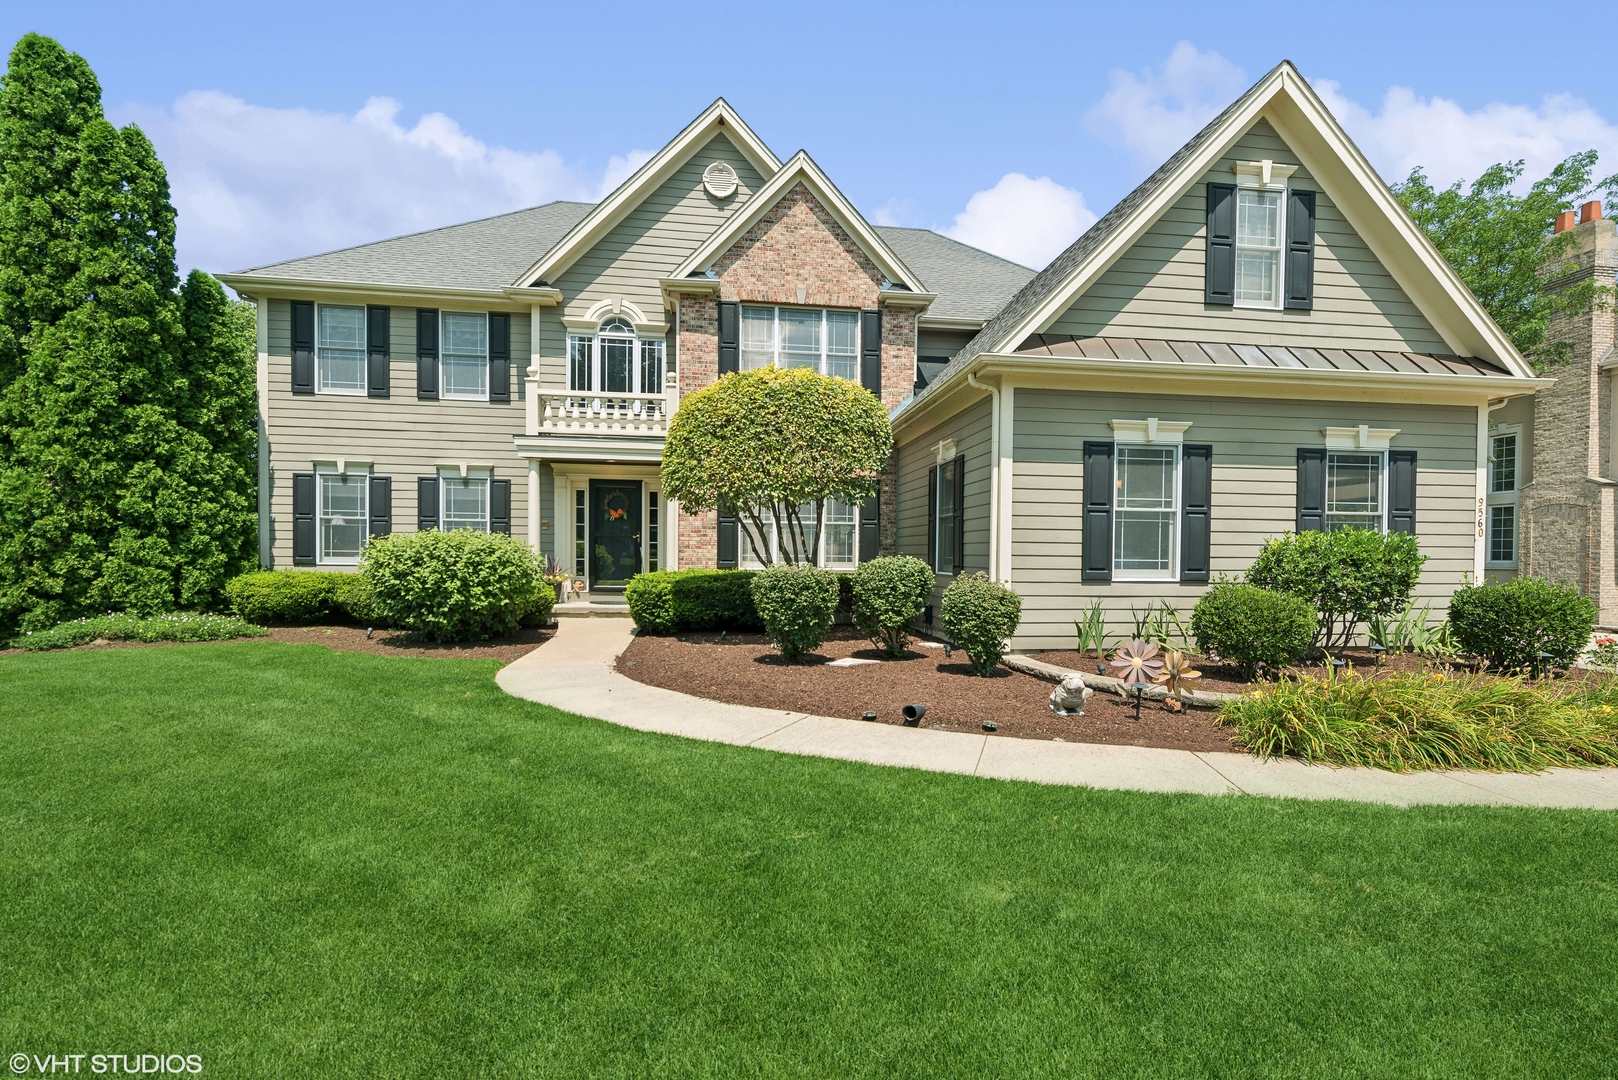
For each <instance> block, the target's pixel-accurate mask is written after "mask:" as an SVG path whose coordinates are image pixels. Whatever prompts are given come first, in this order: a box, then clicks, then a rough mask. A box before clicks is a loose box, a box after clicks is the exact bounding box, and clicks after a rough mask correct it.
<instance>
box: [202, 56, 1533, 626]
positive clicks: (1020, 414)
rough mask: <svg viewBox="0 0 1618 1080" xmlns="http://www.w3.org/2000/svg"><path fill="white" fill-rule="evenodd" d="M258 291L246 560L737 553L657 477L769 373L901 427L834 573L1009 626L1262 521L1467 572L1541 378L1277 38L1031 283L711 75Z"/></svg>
mask: <svg viewBox="0 0 1618 1080" xmlns="http://www.w3.org/2000/svg"><path fill="white" fill-rule="evenodd" d="M222 278H223V280H224V281H225V282H226V283H227V284H229V285H231V286H232V287H233V288H235V289H236V290H237V291H238V292H240V293H241V294H243V295H244V296H248V297H250V298H252V299H254V300H255V301H257V302H258V309H259V395H260V412H261V417H262V423H263V429H262V430H263V438H264V453H263V454H262V455H261V468H262V470H263V474H262V476H261V496H260V499H261V519H262V532H261V536H262V540H261V556H262V559H263V562H264V563H265V565H268V566H286V565H318V566H345V565H349V566H351V565H353V564H354V563H355V562H356V561H357V559H358V556H359V552H360V548H361V546H362V545H363V544H364V542H365V540H366V539H367V538H368V537H369V536H373V535H377V534H378V533H381V532H387V531H391V530H409V529H425V528H478V529H490V530H501V531H509V532H511V533H513V534H515V535H519V536H522V537H525V538H526V539H527V540H528V541H529V542H530V543H532V544H533V545H535V547H536V548H537V549H538V550H540V551H543V552H544V553H546V554H548V555H551V556H553V557H555V558H556V559H558V560H560V562H561V563H562V564H563V566H564V568H565V569H566V571H567V572H570V573H572V574H573V575H575V577H576V578H577V579H578V580H580V581H582V582H585V583H586V584H587V588H588V591H589V592H590V593H591V594H601V593H604V592H610V591H612V590H621V589H622V588H623V586H624V584H625V583H626V582H627V581H628V579H629V578H630V577H631V576H632V575H633V574H635V573H637V572H640V571H642V570H650V569H657V568H670V567H690V566H736V565H747V563H748V561H749V556H750V552H749V551H747V550H744V546H743V545H739V544H738V542H737V541H738V537H737V530H736V526H735V522H734V521H729V520H726V519H724V518H723V517H721V516H719V515H717V514H713V513H708V514H685V513H683V512H682V511H681V509H680V508H679V507H678V506H677V505H672V504H670V503H669V502H668V501H666V500H664V499H663V498H662V494H661V491H660V488H659V483H658V464H659V461H660V454H661V447H662V441H663V435H664V432H665V430H666V426H667V424H668V422H669V419H670V417H671V416H672V414H673V413H674V412H675V410H677V409H678V407H679V402H680V399H681V396H682V395H684V394H689V393H691V392H692V391H693V390H696V389H699V388H701V387H703V386H706V385H708V384H709V383H711V382H712V381H714V380H715V379H716V378H718V377H719V376H720V375H722V374H724V373H726V372H729V371H737V370H746V369H749V368H753V367H757V366H761V365H766V364H785V365H805V366H811V367H814V368H815V369H817V370H819V371H822V372H824V373H826V374H829V375H837V376H841V377H845V378H850V379H853V380H856V381H858V382H860V383H862V384H863V385H865V386H866V387H867V388H868V389H870V390H871V392H872V393H875V394H877V395H878V396H879V397H880V399H881V400H882V402H883V403H884V405H886V406H887V407H888V408H889V411H890V415H891V416H892V417H893V421H894V429H895V438H896V451H895V457H894V463H893V467H892V468H891V469H890V471H889V473H888V474H887V475H886V476H885V477H884V478H883V481H882V485H881V489H880V493H879V495H878V496H877V497H875V498H873V499H871V500H869V501H868V502H867V503H866V504H865V505H863V506H832V507H831V508H830V509H829V510H828V512H827V513H826V515H825V520H824V521H821V522H819V523H817V527H818V528H821V529H823V530H824V538H823V541H822V544H821V551H822V552H823V556H822V557H823V559H824V561H825V563H826V565H828V566H832V567H838V568H848V567H852V566H854V565H856V564H857V563H858V562H859V561H860V560H861V559H864V558H869V557H871V556H872V555H873V554H875V553H877V552H892V551H900V552H906V553H910V554H915V555H918V556H921V557H925V558H927V559H928V560H929V561H930V562H931V563H932V565H933V566H934V568H935V569H936V570H937V571H938V573H939V575H940V582H939V587H940V588H941V589H942V588H943V587H945V586H947V584H948V583H949V581H950V580H952V579H953V576H954V575H955V574H958V573H962V572H972V571H976V570H983V571H986V572H988V573H990V574H991V575H992V576H994V577H995V578H997V579H999V580H1001V581H1004V582H1006V583H1008V584H1009V585H1011V586H1012V587H1013V588H1015V589H1017V590H1018V591H1019V592H1020V593H1021V594H1022V595H1023V597H1024V605H1025V606H1024V610H1025V617H1024V626H1023V630H1022V631H1021V632H1020V634H1019V636H1018V640H1017V642H1016V644H1017V645H1019V646H1021V647H1025V648H1040V647H1056V646H1061V645H1066V644H1070V639H1071V624H1072V619H1073V615H1074V612H1075V610H1076V609H1077V608H1079V607H1080V606H1082V605H1085V604H1087V603H1088V602H1089V600H1090V599H1091V598H1092V597H1095V598H1100V599H1102V601H1103V603H1104V604H1105V605H1106V606H1107V607H1108V608H1109V609H1110V610H1112V611H1114V612H1115V613H1117V614H1118V615H1119V616H1124V615H1125V614H1126V613H1127V612H1128V610H1129V609H1130V607H1131V606H1132V605H1134V606H1140V605H1142V604H1144V603H1146V602H1150V601H1154V600H1168V601H1169V602H1172V603H1175V604H1178V605H1180V606H1181V607H1182V608H1188V607H1189V606H1190V604H1192V603H1194V601H1195V597H1196V596H1197V595H1198V594H1199V593H1200V590H1201V589H1202V588H1203V587H1204V586H1205V585H1206V584H1207V583H1208V582H1210V581H1212V580H1214V579H1215V578H1216V577H1217V576H1219V575H1221V574H1227V573H1229V574H1233V573H1239V572H1240V571H1241V570H1243V569H1244V568H1245V567H1246V566H1247V564H1248V563H1249V562H1251V560H1252V558H1253V556H1254V554H1255V553H1256V552H1257V549H1258V546H1259V544H1260V543H1261V541H1262V540H1263V539H1264V538H1265V537H1267V536H1274V535H1278V534H1280V533H1282V532H1285V531H1288V530H1292V529H1309V528H1331V527H1336V526H1339V525H1346V524H1352V525H1360V526H1364V527H1370V528H1376V529H1384V530H1388V529H1392V530H1406V531H1411V532H1414V533H1415V534H1416V535H1417V536H1418V537H1419V538H1420V540H1421V542H1422V545H1423V548H1424V550H1425V551H1426V552H1427V554H1428V555H1429V562H1428V564H1427V568H1426V571H1425V572H1424V575H1423V592H1424V593H1425V594H1426V595H1428V596H1430V597H1432V598H1433V599H1434V600H1435V601H1436V602H1437V606H1438V607H1440V608H1441V607H1442V603H1443V600H1444V598H1445V597H1447V596H1448V594H1449V592H1450V591H1452V590H1453V589H1454V588H1455V587H1456V586H1457V585H1459V584H1460V583H1461V582H1462V580H1463V579H1465V578H1466V577H1468V576H1471V577H1473V578H1481V577H1482V573H1483V567H1484V554H1485V552H1484V538H1483V532H1484V517H1485V509H1484V508H1485V501H1486V493H1485V491H1484V488H1485V486H1486V484H1485V472H1486V461H1487V455H1488V422H1489V412H1490V410H1491V408H1498V407H1499V406H1500V405H1501V404H1502V403H1504V402H1506V401H1508V400H1509V399H1511V398H1514V397H1519V396H1522V395H1526V394H1531V393H1533V392H1534V390H1535V389H1536V388H1537V387H1538V386H1539V385H1541V383H1540V382H1538V381H1536V380H1535V379H1534V378H1533V377H1532V376H1531V373H1530V371H1529V369H1528V368H1527V366H1526V365H1525V364H1524V363H1523V360H1522V358H1521V357H1520V356H1519V355H1517V353H1516V352H1515V350H1514V349H1513V348H1512V346H1511V343H1510V341H1509V340H1508V339H1507V338H1506V337H1505V335H1504V334H1502V333H1501V331H1500V330H1499V328H1498V327H1497V326H1495V325H1494V323H1493V322H1492V321H1491V320H1490V319H1489V318H1488V316H1487V315H1486V314H1485V313H1484V312H1483V310H1482V309H1481V307H1480V306H1479V305H1478V304H1477V302H1476V300H1475V299H1474V298H1473V297H1472V295H1471V294H1470V293H1469V292H1468V291H1467V290H1466V288H1465V287H1464V286H1463V285H1462V284H1461V282H1460V281H1459V280H1458V279H1457V278H1456V276H1455V274H1454V273H1453V272H1452V271H1451V270H1450V268H1449V267H1448V265H1447V264H1445V262H1444V260H1443V258H1442V257H1441V256H1440V255H1439V254H1438V252H1437V251H1436V250H1435V249H1434V248H1433V247H1432V245H1431V244H1430V243H1429V242H1428V241H1427V239H1426V237H1425V236H1424V235H1423V234H1422V233H1421V231H1420V230H1419V228H1417V227H1416V226H1415V225H1414V223H1413V222H1411V221H1410V219H1409V218H1408V216H1407V215H1405V213H1404V212H1403V210H1402V209H1401V208H1400V207H1399V206H1398V204H1397V202H1396V201H1395V200H1394V198H1393V196H1392V194H1391V193H1390V192H1389V191H1388V189H1387V187H1386V185H1385V184H1383V182H1382V181H1381V180H1380V179H1379V178H1378V177H1377V176H1376V174H1375V172H1374V171H1373V170H1372V169H1371V167H1370V166H1369V164H1368V163H1367V162H1366V161H1365V159H1364V157H1363V156H1362V155H1361V154H1360V153H1359V151H1358V150H1357V149H1356V148H1355V147H1354V146H1353V144H1352V142H1351V141H1350V140H1349V139H1348V137H1347V136H1346V134H1345V133H1344V132H1343V131H1342V129H1341V127H1340V126H1339V125H1338V124H1337V123H1336V121H1335V120H1333V119H1332V117H1331V116H1330V114H1329V113H1328V112H1327V110H1326V108H1325V107H1324V105H1323V104H1322V103H1321V101H1320V99H1319V98H1318V97H1317V96H1316V95H1315V94H1314V93H1313V91H1312V90H1310V88H1309V87H1308V85H1307V83H1305V81H1304V80H1303V78H1302V77H1301V76H1300V75H1299V74H1298V73H1297V71H1296V70H1295V69H1294V68H1293V67H1292V66H1291V65H1290V64H1285V63H1283V64H1282V65H1280V66H1278V67H1277V68H1276V69H1275V70H1273V71H1271V72H1270V73H1269V74H1268V75H1266V76H1265V77H1264V78H1263V79H1262V80H1260V82H1259V83H1257V84H1256V85H1255V86H1254V87H1252V88H1251V89H1250V90H1249V91H1248V92H1247V93H1245V94H1244V95H1242V97H1241V98H1239V99H1238V100H1237V101H1236V102H1234V103H1233V104H1232V105H1231V106H1230V107H1229V108H1227V109H1226V110H1225V111H1224V112H1223V113H1222V114H1221V115H1220V116H1219V117H1217V118H1216V119H1215V120H1214V121H1213V122H1212V123H1210V124H1209V125H1208V126H1207V127H1206V128H1205V129H1204V130H1203V131H1201V132H1200V133H1198V134H1197V135H1196V136H1195V137H1194V138H1193V139H1192V140H1191V141H1190V142H1189V143H1187V144H1186V145H1185V146H1184V147H1182V148H1181V149H1180V150H1179V151H1178V152H1176V153H1175V154H1174V155H1173V156H1172V157H1171V158H1170V159H1169V160H1168V161H1167V162H1166V163H1165V164H1164V165H1163V166H1162V167H1161V168H1160V169H1158V170H1157V171H1156V172H1155V173H1154V174H1153V175H1152V176H1151V177H1149V178H1148V179H1147V180H1146V181H1145V182H1144V183H1142V184H1141V185H1140V187H1138V188H1137V189H1136V190H1135V191H1134V192H1132V193H1131V194H1130V195H1128V196H1127V197H1126V198H1125V199H1124V200H1123V201H1122V202H1120V203H1119V204H1118V205H1117V206H1116V207H1114V208H1113V209H1112V210H1111V211H1110V212H1109V213H1108V214H1107V215H1106V216H1105V217H1103V218H1102V219H1101V220H1100V221H1099V222H1097V223H1096V225H1095V226H1094V227H1092V228H1091V229H1090V230H1089V231H1088V232H1087V233H1085V235H1084V236H1082V237H1081V238H1080V239H1079V240H1078V241H1077V242H1075V243H1074V244H1073V245H1072V246H1071V247H1070V248H1069V249H1068V250H1067V251H1066V252H1064V253H1063V254H1062V255H1060V256H1059V257H1058V258H1057V259H1055V260H1054V261H1053V262H1052V263H1051V265H1050V266H1048V267H1046V268H1045V269H1044V270H1043V271H1041V272H1040V273H1038V274H1034V273H1033V272H1032V271H1029V270H1027V269H1025V268H1023V267H1020V266H1017V265H1015V264H1012V263H1008V262H1006V261H1005V260H1002V259H998V258H995V257H994V256H991V255H988V254H986V253H984V252H981V251H978V250H975V249H973V248H970V247H967V246H965V245H963V244H959V243H956V242H955V241H952V240H950V239H947V238H945V237H943V236H940V235H938V234H936V233H932V232H929V231H926V230H919V229H896V228H882V227H873V226H871V225H870V224H868V223H867V222H866V221H865V219H864V218H863V217H862V216H861V215H860V213H859V212H858V211H857V210H856V209H855V208H854V207H853V206H852V205H850V204H849V202H848V201H847V200H846V199H845V198H844V197H843V196H842V194H841V193H840V192H839V191H838V190H837V188H836V187H835V185H834V184H833V183H832V182H831V180H830V179H829V178H828V177H827V176H825V175H824V174H823V173H822V172H821V170H820V169H819V168H818V167H817V166H816V165H815V163H814V161H813V160H812V159H811V158H809V156H808V155H807V154H805V153H802V152H800V153H798V154H796V155H794V156H793V157H791V158H790V159H789V160H787V161H785V162H783V161H781V160H780V159H778V158H777V157H776V156H775V155H774V154H773V153H772V152H771V151H770V150H769V148H768V147H767V146H766V145H765V144H764V143H763V141H762V140H760V139H759V138H758V136H756V135H755V134H754V133H753V132H752V131H751V129H749V128H748V127H747V125H746V124H745V123H744V122H743V121H742V119H741V118H740V117H739V116H738V115H736V113H735V111H734V110H732V109H731V108H730V106H729V105H728V104H726V103H725V102H724V101H719V102H716V103H715V104H714V105H713V106H711V107H710V108H709V109H707V110H706V111H705V112H704V113H703V114H702V115H701V116H699V117H698V118H697V119H696V120H695V121H693V122H692V123H691V125H690V126H688V127H687V128H686V129H685V130H684V131H682V132H681V133H680V134H679V135H678V136H676V137H675V139H674V140H673V141H672V142H670V143H669V144H668V145H667V146H665V147H664V148H663V149H662V150H660V151H659V152H658V153H657V154H656V155H655V156H654V157H653V158H652V159H651V160H649V161H648V162H647V163H646V164H645V165H644V166H642V167H641V168H640V169H639V170H638V171H637V172H636V173H635V174H634V176H632V177H631V178H630V179H629V180H627V181H625V183H624V184H623V185H622V186H621V187H619V188H618V190H616V191H614V192H613V193H612V194H611V195H610V196H608V197H607V198H606V199H604V200H603V201H602V202H600V203H599V204H596V205H593V206H592V205H586V204H582V203H550V204H548V205H545V206H540V207H536V208H534V209H530V210H524V211H519V212H517V213H513V214H507V215H503V216H501V217H496V218H490V219H487V220H483V221H476V222H471V223H468V224H465V225H458V226H453V227H450V228H445V229H438V230H434V231H431V232H427V233H420V234H416V235H412V236H405V237H400V238H397V239H393V240H385V241H381V242H379V243H375V244H368V245H364V246H361V247H357V248H349V249H346V250H343V251H337V252H332V253H329V254H326V255H317V256H312V257H309V258H304V259H297V260H293V261H291V262H285V263H279V264H276V265H273V266H267V267H261V268H258V269H255V270H249V271H244V272H241V273H237V274H228V275H223V276H222Z"/></svg>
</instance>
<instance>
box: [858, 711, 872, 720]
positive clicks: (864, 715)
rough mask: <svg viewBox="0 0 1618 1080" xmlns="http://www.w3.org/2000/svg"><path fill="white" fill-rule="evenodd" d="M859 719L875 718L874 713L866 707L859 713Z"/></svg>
mask: <svg viewBox="0 0 1618 1080" xmlns="http://www.w3.org/2000/svg"><path fill="white" fill-rule="evenodd" d="M860 719H861V720H875V719H876V713H875V712H873V711H872V710H870V709H866V710H865V711H864V712H862V713H860Z"/></svg>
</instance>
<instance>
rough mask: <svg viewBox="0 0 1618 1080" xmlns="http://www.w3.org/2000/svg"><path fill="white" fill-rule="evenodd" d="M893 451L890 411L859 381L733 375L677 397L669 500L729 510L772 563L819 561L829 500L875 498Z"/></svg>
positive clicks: (747, 545)
mask: <svg viewBox="0 0 1618 1080" xmlns="http://www.w3.org/2000/svg"><path fill="white" fill-rule="evenodd" d="M892 450H893V429H892V427H891V426H890V425H889V424H888V414H887V411H886V410H885V409H883V408H882V403H881V402H879V401H878V400H877V399H876V397H875V395H873V394H872V393H871V392H870V391H869V390H866V389H864V388H863V387H861V386H860V385H859V384H858V383H854V382H850V381H849V380H847V379H838V378H834V377H831V376H827V375H821V374H819V373H817V372H814V371H810V370H809V369H807V368H778V367H766V368H758V369H755V370H753V371H741V372H733V373H731V374H729V375H725V376H724V377H722V378H721V379H720V380H719V381H718V382H716V383H714V384H712V385H711V386H706V387H703V388H702V389H701V390H698V391H697V392H695V393H693V394H691V395H690V396H688V397H685V398H683V399H682V400H681V401H680V408H679V411H677V412H676V413H675V414H674V419H673V420H672V421H671V422H670V424H669V432H668V438H667V440H666V441H665V442H664V444H663V474H662V477H663V494H664V496H665V497H666V498H669V499H678V500H679V502H680V507H681V509H682V510H684V511H686V512H687V513H695V512H698V511H703V510H714V509H717V508H719V507H724V509H725V511H726V513H729V514H734V515H735V516H736V520H737V524H738V525H739V526H740V532H741V537H740V539H741V543H742V544H743V545H744V550H745V551H747V552H748V553H750V554H752V555H753V556H754V557H756V558H757V559H758V561H759V562H761V563H763V564H764V565H766V566H769V565H772V564H775V563H811V564H812V563H814V562H816V561H817V559H818V556H819V543H820V530H819V529H817V528H815V527H814V523H815V522H816V521H820V520H823V519H824V517H825V511H826V503H827V501H828V500H832V499H835V500H837V501H839V502H845V503H858V502H860V501H862V500H864V499H866V498H868V497H869V496H870V495H871V493H872V492H874V491H875V490H876V483H877V476H878V474H880V473H881V472H882V470H883V468H884V467H886V465H887V460H888V455H889V454H890V453H891V452H892ZM772 541H773V543H772Z"/></svg>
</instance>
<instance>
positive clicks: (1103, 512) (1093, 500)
mask: <svg viewBox="0 0 1618 1080" xmlns="http://www.w3.org/2000/svg"><path fill="white" fill-rule="evenodd" d="M1209 186H1212V185H1209ZM1113 453H1114V446H1113V444H1112V443H1110V442H1086V443H1085V444H1084V569H1083V571H1082V572H1081V574H1080V580H1081V581H1111V580H1112V457H1113Z"/></svg>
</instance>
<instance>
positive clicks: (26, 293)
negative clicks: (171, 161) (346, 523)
mask: <svg viewBox="0 0 1618 1080" xmlns="http://www.w3.org/2000/svg"><path fill="white" fill-rule="evenodd" d="M91 94H94V95H95V101H94V103H93V108H92V107H91V106H90V105H89V104H87V100H88V95H91ZM174 227H175V215H174V209H173V206H172V205H171V204H170V202H169V191H168V179H167V176H166V174H165V172H164V169H163V166H162V163H161V162H159V161H158V159H157V155H156V154H155V152H154V151H153V149H152V145H151V143H150V142H149V141H148V140H147V138H146V136H145V135H144V134H143V133H142V132H141V131H140V129H139V128H136V127H134V126H132V125H131V126H129V127H126V128H123V129H122V130H119V129H115V128H114V127H113V126H112V125H111V124H109V123H107V121H106V120H105V118H104V117H103V116H102V113H101V106H100V101H99V87H98V86H97V84H96V82H95V76H94V74H93V73H92V72H90V70H89V67H88V65H86V64H85V63H84V61H83V60H82V59H81V58H80V57H78V56H76V55H73V54H70V53H68V52H66V50H64V49H62V47H61V46H60V45H58V44H57V43H56V42H54V41H52V40H50V39H49V38H44V37H40V36H38V35H29V36H28V37H25V38H23V39H22V41H20V42H19V43H18V44H17V46H16V48H15V49H14V50H13V51H12V55H11V59H10V66H9V67H8V70H7V72H6V75H5V79H4V81H3V82H0V324H3V326H4V329H3V330H0V335H4V337H0V365H5V364H8V363H9V365H10V367H9V377H8V376H6V375H0V635H4V634H6V633H9V632H12V631H14V630H15V629H33V628H37V627H42V626H48V625H51V624H53V623H55V622H57V621H59V620H61V619H64V618H72V617H75V616H78V615H82V614H88V613H92V612H101V611H107V610H129V611H137V612H153V611H161V610H166V609H170V608H173V607H175V606H176V605H180V606H187V607H190V606H205V605H207V604H209V603H211V602H212V601H213V600H214V599H215V598H216V597H217V595H218V593H219V590H220V588H221V587H222V585H223V583H224V581H225V579H226V578H227V577H228V576H229V575H231V574H232V573H235V572H237V571H238V570H240V569H242V568H244V567H246V566H247V565H248V564H249V563H250V562H251V550H252V544H253V534H254V515H253V484H254V473H253V460H252V458H253V448H254V446H255V445H256V440H255V439H254V437H253V435H252V417H253V404H254V402H253V360H252V344H251V340H252V338H251V330H250V328H248V327H246V326H245V325H244V321H243V318H242V316H241V314H240V313H239V312H238V311H237V310H236V309H235V308H234V307H233V306H232V305H231V304H230V303H229V302H228V301H227V300H226V299H225V296H224V293H223V290H222V289H221V288H220V287H219V284H218V283H217V282H215V281H213V279H211V278H208V277H207V276H206V275H203V274H198V273H194V274H192V276H191V277H190V278H189V279H188V280H187V282H186V284H185V287H184V288H183V289H181V288H178V287H177V286H178V282H177V275H176V271H175V264H174ZM6 350H10V351H9V353H8V352H7V351H6Z"/></svg>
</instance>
